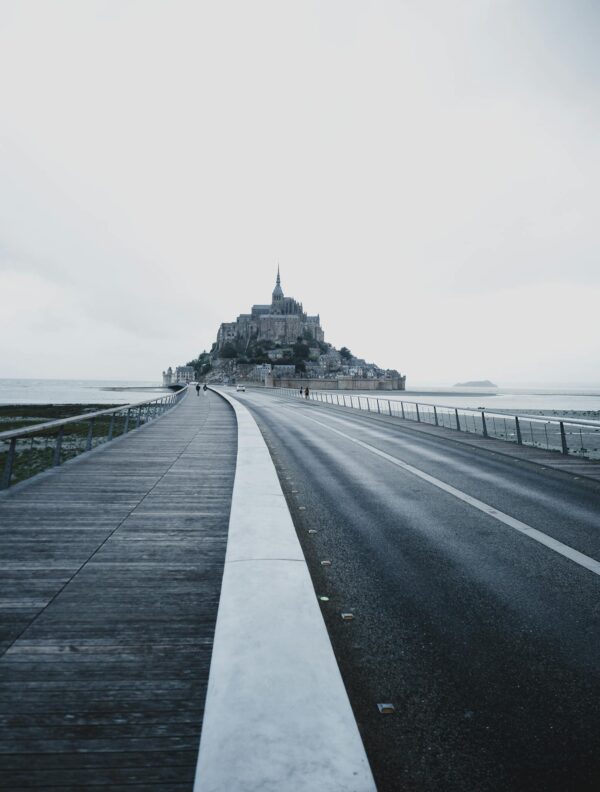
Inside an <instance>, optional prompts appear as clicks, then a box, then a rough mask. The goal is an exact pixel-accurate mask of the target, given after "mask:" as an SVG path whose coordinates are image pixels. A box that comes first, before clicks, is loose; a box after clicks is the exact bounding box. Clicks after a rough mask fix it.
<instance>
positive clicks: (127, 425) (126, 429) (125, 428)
mask: <svg viewBox="0 0 600 792" xmlns="http://www.w3.org/2000/svg"><path fill="white" fill-rule="evenodd" d="M128 431H129V408H127V412H126V413H125V424H124V426H123V434H124V435H125V434H127V432H128Z"/></svg>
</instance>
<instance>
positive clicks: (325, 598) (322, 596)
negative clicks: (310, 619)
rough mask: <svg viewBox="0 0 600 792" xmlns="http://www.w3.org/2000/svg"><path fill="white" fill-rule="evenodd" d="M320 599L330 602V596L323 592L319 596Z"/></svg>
mask: <svg viewBox="0 0 600 792" xmlns="http://www.w3.org/2000/svg"><path fill="white" fill-rule="evenodd" d="M319 599H320V600H321V602H329V597H326V596H325V595H324V594H321V595H320V596H319Z"/></svg>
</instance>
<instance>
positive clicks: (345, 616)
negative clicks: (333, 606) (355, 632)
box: [341, 613, 354, 621]
mask: <svg viewBox="0 0 600 792" xmlns="http://www.w3.org/2000/svg"><path fill="white" fill-rule="evenodd" d="M341 617H342V619H343V620H344V621H352V619H353V618H354V614H353V613H342V614H341Z"/></svg>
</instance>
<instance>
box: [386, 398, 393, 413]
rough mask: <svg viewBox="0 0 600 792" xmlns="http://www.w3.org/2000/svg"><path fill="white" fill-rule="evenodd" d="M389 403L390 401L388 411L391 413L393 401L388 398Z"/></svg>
mask: <svg viewBox="0 0 600 792" xmlns="http://www.w3.org/2000/svg"><path fill="white" fill-rule="evenodd" d="M387 403H388V413H389V414H390V415H391V414H392V403H391V401H390V400H389V399H388V400H387Z"/></svg>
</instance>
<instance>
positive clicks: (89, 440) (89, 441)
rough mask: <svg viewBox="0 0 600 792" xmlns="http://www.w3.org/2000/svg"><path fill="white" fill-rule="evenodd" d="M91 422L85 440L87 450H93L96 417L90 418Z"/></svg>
mask: <svg viewBox="0 0 600 792" xmlns="http://www.w3.org/2000/svg"><path fill="white" fill-rule="evenodd" d="M89 423H90V425H89V427H88V433H87V440H86V442H85V450H86V451H91V450H92V438H93V437H94V419H93V418H90V421H89Z"/></svg>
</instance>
